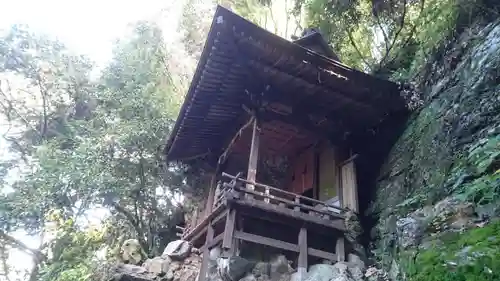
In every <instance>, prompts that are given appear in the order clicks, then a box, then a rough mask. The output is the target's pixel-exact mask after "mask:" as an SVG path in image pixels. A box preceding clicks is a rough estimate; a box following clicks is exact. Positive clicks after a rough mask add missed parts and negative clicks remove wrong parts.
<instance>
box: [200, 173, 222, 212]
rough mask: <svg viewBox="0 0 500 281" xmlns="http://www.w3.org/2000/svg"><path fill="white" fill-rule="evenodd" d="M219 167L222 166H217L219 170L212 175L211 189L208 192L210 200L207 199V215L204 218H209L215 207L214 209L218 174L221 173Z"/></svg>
mask: <svg viewBox="0 0 500 281" xmlns="http://www.w3.org/2000/svg"><path fill="white" fill-rule="evenodd" d="M219 166H220V164H217V168H216V169H215V173H214V174H213V175H212V178H211V180H210V189H209V190H208V198H207V205H206V207H205V215H204V217H208V216H209V215H210V213H212V210H213V207H214V200H215V198H214V197H215V189H216V188H217V186H216V185H217V174H218V173H219Z"/></svg>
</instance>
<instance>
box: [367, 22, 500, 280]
mask: <svg viewBox="0 0 500 281" xmlns="http://www.w3.org/2000/svg"><path fill="white" fill-rule="evenodd" d="M499 70H500V24H499V23H498V22H496V23H490V24H487V25H485V24H477V25H475V26H472V27H470V28H468V29H466V30H465V31H464V32H462V33H461V35H460V36H458V38H457V39H456V40H454V42H453V43H451V44H449V46H447V47H446V48H445V49H443V51H442V53H441V55H440V58H439V59H438V60H436V61H434V62H433V63H431V64H429V65H428V67H427V69H426V72H425V73H423V75H421V76H420V79H419V80H418V83H417V86H418V88H419V89H420V91H421V92H422V94H423V100H424V104H423V106H422V107H421V108H420V109H419V110H418V111H417V112H415V113H414V114H413V116H411V117H410V119H409V121H408V123H407V125H406V129H405V131H404V133H403V134H402V135H401V136H400V138H399V140H398V141H397V142H396V144H395V145H394V146H393V148H392V150H391V152H390V153H389V156H388V158H387V159H386V163H385V165H384V166H383V168H382V170H381V174H380V176H379V179H378V184H377V185H378V186H377V194H376V199H375V200H374V203H373V206H372V210H371V212H372V215H373V216H374V217H376V218H377V219H378V220H377V224H376V226H375V227H374V229H372V239H373V240H374V241H375V243H374V245H373V249H372V250H373V253H374V254H375V256H376V259H377V261H378V263H379V265H380V267H382V268H384V269H385V271H386V272H387V273H388V276H389V277H390V279H391V280H411V281H424V280H425V281H434V280H435V281H438V280H439V281H442V280H464V281H465V280H468V281H469V280H500V269H499V268H500V232H499V230H500V222H499V221H498V217H499V215H500V83H499V82H500V72H499Z"/></svg>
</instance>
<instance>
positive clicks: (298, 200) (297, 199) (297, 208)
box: [293, 196, 300, 212]
mask: <svg viewBox="0 0 500 281" xmlns="http://www.w3.org/2000/svg"><path fill="white" fill-rule="evenodd" d="M293 201H294V202H295V203H296V204H300V198H299V197H298V196H295V199H294V200H293ZM293 210H294V211H297V212H300V207H299V206H295V207H293Z"/></svg>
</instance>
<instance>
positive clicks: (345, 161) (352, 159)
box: [340, 154, 359, 166]
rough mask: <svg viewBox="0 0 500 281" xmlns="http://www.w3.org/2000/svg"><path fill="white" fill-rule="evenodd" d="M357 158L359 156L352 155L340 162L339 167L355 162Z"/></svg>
mask: <svg viewBox="0 0 500 281" xmlns="http://www.w3.org/2000/svg"><path fill="white" fill-rule="evenodd" d="M358 157H359V154H354V155H352V156H351V157H349V158H347V159H346V160H344V161H342V162H341V163H340V166H344V165H345V164H348V163H349V162H352V161H354V160H356V159H357V158H358Z"/></svg>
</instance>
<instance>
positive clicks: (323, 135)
mask: <svg viewBox="0 0 500 281" xmlns="http://www.w3.org/2000/svg"><path fill="white" fill-rule="evenodd" d="M261 116H262V121H267V122H269V121H279V122H282V123H285V124H288V125H292V126H295V127H298V128H300V129H303V130H306V131H308V132H309V133H311V134H313V135H314V136H315V137H317V138H318V139H325V140H328V141H330V142H336V143H339V142H340V143H343V142H345V139H344V138H342V137H340V136H339V135H335V133H334V132H326V131H325V129H322V128H319V127H317V126H315V125H314V124H312V123H311V121H309V120H308V119H306V118H304V117H303V116H297V115H294V114H293V113H292V114H289V115H283V114H279V113H276V112H273V111H269V110H267V111H264V112H262V114H261Z"/></svg>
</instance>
